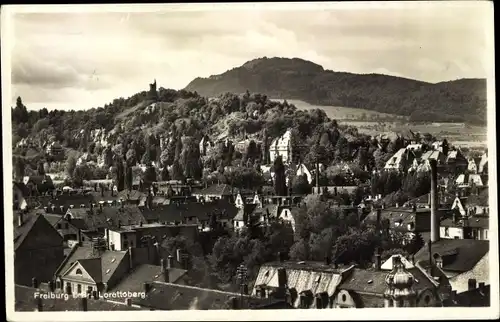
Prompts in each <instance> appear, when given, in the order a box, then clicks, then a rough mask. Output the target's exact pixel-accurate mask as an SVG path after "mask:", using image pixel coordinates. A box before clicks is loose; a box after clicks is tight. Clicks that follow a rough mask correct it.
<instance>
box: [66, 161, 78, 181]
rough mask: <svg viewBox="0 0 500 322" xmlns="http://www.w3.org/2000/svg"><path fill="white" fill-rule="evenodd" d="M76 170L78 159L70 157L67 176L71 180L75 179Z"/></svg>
mask: <svg viewBox="0 0 500 322" xmlns="http://www.w3.org/2000/svg"><path fill="white" fill-rule="evenodd" d="M75 168H76V158H75V157H74V156H70V157H69V158H68V159H67V160H66V175H67V176H68V177H70V178H71V177H73V173H74V172H75Z"/></svg>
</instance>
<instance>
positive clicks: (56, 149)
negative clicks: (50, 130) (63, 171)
mask: <svg viewBox="0 0 500 322" xmlns="http://www.w3.org/2000/svg"><path fill="white" fill-rule="evenodd" d="M47 154H48V155H50V156H53V157H58V156H62V155H63V154H64V149H63V147H62V146H61V145H60V144H59V143H58V142H52V143H51V144H49V145H48V146H47Z"/></svg>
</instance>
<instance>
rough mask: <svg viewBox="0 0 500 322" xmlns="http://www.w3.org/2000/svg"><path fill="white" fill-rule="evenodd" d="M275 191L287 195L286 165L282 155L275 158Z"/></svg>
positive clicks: (277, 193)
mask: <svg viewBox="0 0 500 322" xmlns="http://www.w3.org/2000/svg"><path fill="white" fill-rule="evenodd" d="M274 192H275V193H276V195H277V196H285V195H286V192H287V191H286V175H285V165H284V164H283V160H282V158H281V156H278V157H277V158H276V159H275V160H274Z"/></svg>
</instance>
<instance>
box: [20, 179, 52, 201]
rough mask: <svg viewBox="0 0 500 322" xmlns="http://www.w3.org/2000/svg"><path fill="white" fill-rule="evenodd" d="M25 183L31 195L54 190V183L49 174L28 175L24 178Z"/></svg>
mask: <svg viewBox="0 0 500 322" xmlns="http://www.w3.org/2000/svg"><path fill="white" fill-rule="evenodd" d="M23 184H24V185H25V186H26V188H27V191H28V194H29V195H30V196H36V195H41V194H43V193H46V192H50V191H52V190H54V183H53V182H52V178H51V177H50V176H48V175H43V176H26V177H24V178H23Z"/></svg>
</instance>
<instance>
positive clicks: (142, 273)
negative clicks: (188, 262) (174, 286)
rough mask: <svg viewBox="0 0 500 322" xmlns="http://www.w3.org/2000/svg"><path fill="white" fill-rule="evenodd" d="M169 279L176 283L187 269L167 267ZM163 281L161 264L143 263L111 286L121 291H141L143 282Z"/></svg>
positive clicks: (114, 289)
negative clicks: (114, 285)
mask: <svg viewBox="0 0 500 322" xmlns="http://www.w3.org/2000/svg"><path fill="white" fill-rule="evenodd" d="M168 273H169V281H170V283H176V282H177V281H178V280H179V279H180V278H181V277H182V276H184V275H186V274H187V270H184V269H179V268H169V269H168ZM156 281H159V282H163V275H162V271H161V266H158V265H150V264H143V265H139V266H137V267H136V268H135V269H134V270H133V271H132V272H131V273H129V274H128V275H127V276H126V277H125V278H123V279H122V280H121V281H120V283H119V284H118V285H117V286H116V287H114V288H113V291H114V292H115V291H121V292H143V291H144V283H145V282H150V283H152V282H156Z"/></svg>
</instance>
